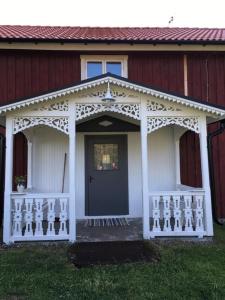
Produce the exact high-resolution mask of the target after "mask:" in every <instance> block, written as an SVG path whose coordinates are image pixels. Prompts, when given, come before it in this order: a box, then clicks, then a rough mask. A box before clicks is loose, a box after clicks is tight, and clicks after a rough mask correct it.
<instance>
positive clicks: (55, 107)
mask: <svg viewBox="0 0 225 300" xmlns="http://www.w3.org/2000/svg"><path fill="white" fill-rule="evenodd" d="M68 109H69V105H68V100H63V101H60V102H55V103H51V104H48V105H43V106H41V107H36V108H34V111H68Z"/></svg>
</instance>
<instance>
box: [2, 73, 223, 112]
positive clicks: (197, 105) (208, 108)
mask: <svg viewBox="0 0 225 300" xmlns="http://www.w3.org/2000/svg"><path fill="white" fill-rule="evenodd" d="M107 82H111V83H112V84H115V85H117V86H121V87H124V88H129V89H131V90H134V91H137V92H141V93H143V94H146V95H152V96H155V97H158V98H161V99H164V100H168V101H170V102H174V103H178V104H181V105H184V106H187V107H190V108H193V109H198V110H200V111H203V112H205V113H206V114H208V115H214V117H216V118H219V117H223V116H224V115H225V108H217V107H215V106H212V105H207V104H205V103H201V102H194V101H193V100H190V99H186V98H184V97H180V96H176V95H172V94H169V93H165V92H162V91H157V90H154V89H152V88H149V87H145V86H141V85H139V84H135V83H131V82H129V81H126V80H123V79H122V78H117V77H116V76H110V75H104V76H99V77H96V78H95V79H92V80H85V81H82V82H80V83H79V84H77V85H74V86H72V87H68V88H64V89H61V90H57V91H53V92H51V93H46V94H43V95H40V96H37V97H32V98H28V99H25V100H22V101H20V102H15V103H12V104H9V105H5V106H2V107H0V114H2V113H6V112H7V111H15V110H16V109H20V108H24V107H28V106H30V105H32V104H35V103H41V102H45V101H51V100H55V99H57V98H58V97H62V96H66V95H70V94H74V93H77V92H80V91H82V90H86V89H88V88H93V87H96V86H98V85H102V84H105V83H107Z"/></svg>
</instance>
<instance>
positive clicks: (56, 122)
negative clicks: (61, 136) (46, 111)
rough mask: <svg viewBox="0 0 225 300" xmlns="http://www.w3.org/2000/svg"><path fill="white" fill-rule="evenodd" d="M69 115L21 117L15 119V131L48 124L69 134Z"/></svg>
mask: <svg viewBox="0 0 225 300" xmlns="http://www.w3.org/2000/svg"><path fill="white" fill-rule="evenodd" d="M68 124H69V121H68V117H20V118H15V119H14V120H13V133H14V134H16V133H17V132H20V131H22V130H25V129H27V128H30V127H33V126H38V125H47V126H49V127H53V128H55V129H57V130H60V131H62V132H64V133H66V134H68Z"/></svg>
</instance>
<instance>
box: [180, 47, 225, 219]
mask: <svg viewBox="0 0 225 300" xmlns="http://www.w3.org/2000/svg"><path fill="white" fill-rule="evenodd" d="M188 91H189V96H192V97H195V98H199V99H203V100H207V101H209V102H210V103H217V104H221V105H225V53H220V54H216V53H210V54H209V53H206V54H202V53H200V54H194V53H193V54H189V55H188ZM213 129H215V126H212V125H211V126H209V130H213ZM194 142H195V137H194V136H192V138H190V136H184V137H183V138H182V145H183V146H184V145H185V147H186V155H184V156H185V158H184V160H185V161H190V159H195V160H197V159H198V156H197V152H195V153H196V156H195V158H192V155H193V152H192V144H193V143H194ZM224 149H225V133H223V134H222V135H220V136H219V137H217V138H214V142H213V163H214V171H215V184H216V199H217V213H218V216H219V217H221V218H225V184H224V182H223V179H224V177H225V155H224ZM199 168H200V165H199V164H197V165H196V169H195V170H193V172H192V173H190V174H189V176H187V174H186V172H187V171H184V169H185V168H184V166H183V168H182V170H183V172H182V180H183V181H184V182H185V183H189V182H191V181H192V179H191V178H192V177H193V178H195V177H196V175H194V174H197V176H199V177H198V178H196V179H195V180H196V181H197V182H199V181H200V169H199Z"/></svg>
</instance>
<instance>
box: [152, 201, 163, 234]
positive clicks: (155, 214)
mask: <svg viewBox="0 0 225 300" xmlns="http://www.w3.org/2000/svg"><path fill="white" fill-rule="evenodd" d="M152 201H153V216H152V217H153V227H152V231H154V232H160V231H161V228H160V210H159V201H160V196H153V197H152Z"/></svg>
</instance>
